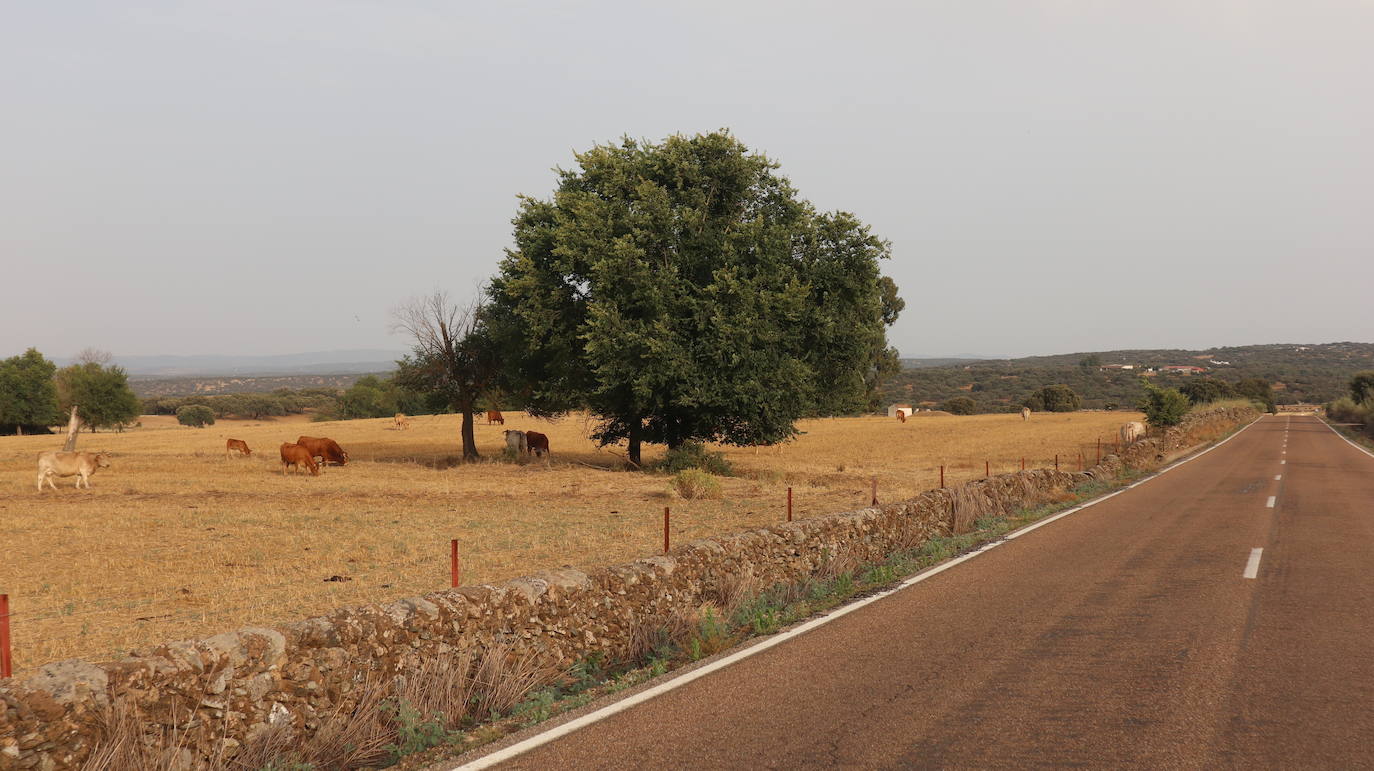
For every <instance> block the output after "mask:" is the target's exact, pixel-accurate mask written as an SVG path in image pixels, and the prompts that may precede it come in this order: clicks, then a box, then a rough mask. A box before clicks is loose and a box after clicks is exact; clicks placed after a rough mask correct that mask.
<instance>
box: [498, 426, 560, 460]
mask: <svg viewBox="0 0 1374 771" xmlns="http://www.w3.org/2000/svg"><path fill="white" fill-rule="evenodd" d="M503 425H504V423H503ZM506 449H507V450H509V451H511V452H513V453H515V454H516V455H523V454H524V453H532V454H533V455H534V456H535V457H536V458H540V457H543V456H545V455H549V454H550V453H549V437H548V435H547V434H541V433H539V432H538V431H515V430H507V431H506Z"/></svg>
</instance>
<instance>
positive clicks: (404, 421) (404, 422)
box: [396, 412, 410, 431]
mask: <svg viewBox="0 0 1374 771" xmlns="http://www.w3.org/2000/svg"><path fill="white" fill-rule="evenodd" d="M396 428H398V429H400V430H402V431H404V430H406V429H407V428H410V418H407V417H406V414H405V413H404V412H398V413H396Z"/></svg>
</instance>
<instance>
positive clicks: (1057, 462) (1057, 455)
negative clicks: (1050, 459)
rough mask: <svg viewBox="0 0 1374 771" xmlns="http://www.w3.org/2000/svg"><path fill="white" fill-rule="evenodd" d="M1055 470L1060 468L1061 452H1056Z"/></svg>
mask: <svg viewBox="0 0 1374 771" xmlns="http://www.w3.org/2000/svg"><path fill="white" fill-rule="evenodd" d="M1054 470H1055V471H1058V470H1059V453H1055V454H1054Z"/></svg>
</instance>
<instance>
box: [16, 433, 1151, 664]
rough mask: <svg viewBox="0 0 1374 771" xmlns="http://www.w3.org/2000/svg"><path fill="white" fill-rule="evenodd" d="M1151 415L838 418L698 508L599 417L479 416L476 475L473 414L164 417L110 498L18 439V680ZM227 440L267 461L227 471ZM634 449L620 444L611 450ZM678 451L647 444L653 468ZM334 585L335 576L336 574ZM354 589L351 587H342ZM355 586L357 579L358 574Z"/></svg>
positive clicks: (107, 445)
mask: <svg viewBox="0 0 1374 771" xmlns="http://www.w3.org/2000/svg"><path fill="white" fill-rule="evenodd" d="M1139 418H1140V415H1139V414H1137V413H1126V412H1111V413H1092V412H1080V413H1069V414H1049V413H1046V414H1037V415H1035V416H1034V417H1033V418H1032V419H1031V421H1030V422H1028V423H1023V422H1022V421H1021V418H1020V416H1018V415H977V416H970V417H954V416H933V417H914V418H912V419H910V420H908V421H907V422H906V423H905V424H902V423H898V422H897V421H896V420H891V419H887V418H878V417H872V418H826V419H818V420H807V421H803V422H802V423H801V424H800V425H799V429H800V430H801V431H803V432H805V433H804V434H802V435H801V436H800V437H799V438H798V439H797V440H796V441H795V442H792V443H789V444H786V445H784V446H783V447H782V448H781V450H776V449H760V450H759V451H757V452H756V451H755V450H753V449H750V448H718V449H723V450H724V452H725V454H726V456H727V457H728V458H729V459H730V461H731V462H732V463H733V464H734V465H735V471H736V475H735V476H732V477H729V478H725V479H722V486H723V488H724V496H723V497H722V498H721V499H719V500H683V499H680V498H677V497H676V496H675V495H674V494H672V493H671V492H670V488H669V477H668V476H665V475H660V474H651V473H633V472H626V471H620V470H617V467H618V466H619V465H620V462H619V461H620V459H619V457H618V456H617V455H615V454H612V453H610V452H607V451H602V450H598V449H597V448H596V446H595V444H594V443H593V442H591V441H590V440H589V439H587V434H588V433H589V432H590V428H591V424H590V423H589V422H587V420H586V419H585V418H582V417H569V418H564V419H563V420H560V421H556V422H548V421H542V420H535V419H531V418H529V417H527V416H525V415H523V414H521V413H506V425H505V426H504V427H503V426H500V425H494V426H487V425H484V422H485V421H483V420H481V419H479V420H478V425H477V441H478V447H479V450H480V451H481V452H482V453H483V454H484V456H486V459H485V460H484V461H483V462H480V463H476V464H469V465H460V464H458V458H459V455H460V449H459V445H458V440H457V434H458V426H459V417H458V416H455V415H440V416H416V417H412V418H411V424H412V428H411V429H410V430H408V431H400V430H395V429H394V428H392V427H391V424H392V421H391V419H389V418H388V419H381V420H356V421H341V422H332V423H310V422H307V421H305V420H304V419H302V418H299V417H297V418H283V419H278V420H264V421H247V422H244V421H222V422H220V423H217V424H216V425H214V426H211V427H209V428H205V429H192V428H185V427H182V426H178V425H176V423H175V420H174V419H172V418H164V417H145V418H144V419H143V426H142V427H141V428H137V429H133V430H130V431H127V432H125V433H122V434H107V433H100V434H83V435H82V436H81V439H80V443H79V445H78V448H79V449H82V450H109V451H110V452H112V453H114V457H113V459H112V463H113V466H112V467H111V468H108V469H101V470H100V471H99V472H98V473H96V474H95V475H94V476H93V477H92V480H91V483H92V489H91V490H89V491H88V490H76V489H74V487H73V482H74V478H67V479H60V480H58V482H57V484H58V490H57V491H55V492H54V491H52V490H46V491H44V492H43V493H41V494H40V493H38V492H37V491H36V490H35V485H34V482H35V476H36V464H35V457H36V455H37V454H38V453H39V452H40V451H43V450H48V449H60V448H61V443H62V438H61V437H59V436H24V437H0V544H3V545H2V546H0V592H3V593H8V594H9V595H10V598H11V612H12V614H13V615H12V617H11V627H12V632H13V635H14V654H15V666H16V672H21V671H23V670H26V669H31V668H33V667H35V666H37V665H40V664H43V663H46V662H50V661H55V660H60V659H64V658H71V657H77V656H80V657H84V658H102V657H108V656H112V655H116V654H118V653H119V652H121V651H125V650H128V649H130V648H133V647H138V646H143V645H148V644H153V643H157V642H162V641H166V640H173V639H180V638H188V637H201V636H207V635H211V634H216V633H218V632H222V631H226V630H229V629H233V628H236V627H239V626H245V625H250V624H252V625H263V624H271V623H277V622H283V621H290V620H294V619H299V618H305V617H309V616H313V615H319V614H322V613H325V612H327V611H329V610H330V609H332V608H335V607H340V606H346V605H354V604H362V603H370V602H381V601H388V600H393V599H398V598H401V597H407V596H413V595H416V594H419V593H423V592H427V591H433V590H439V589H443V588H446V587H447V586H448V584H449V556H448V553H449V540H450V539H452V538H457V539H458V540H459V542H460V544H461V552H462V564H463V567H462V570H463V575H462V578H463V583H468V584H472V583H483V582H490V581H496V580H500V579H504V578H511V577H515V576H518V575H523V574H527V573H530V572H533V571H536V570H539V569H543V568H550V567H560V566H564V565H571V566H574V567H579V568H584V569H587V568H593V567H597V566H601V565H609V564H615V563H618V562H623V561H628V560H631V559H634V558H636V557H641V556H646V555H649V554H653V553H655V552H656V551H658V550H660V549H661V548H662V518H663V507H664V506H671V507H672V511H673V518H672V538H673V541H674V543H682V542H685V541H687V540H689V539H691V538H696V537H700V536H704V535H709V534H715V533H728V532H733V531H738V530H744V529H749V528H753V527H758V526H761V525H764V524H768V523H773V522H778V521H780V520H782V519H783V518H784V516H785V500H786V490H787V487H788V486H791V487H793V488H794V496H795V509H794V511H795V516H797V517H798V518H802V517H807V516H815V515H821V514H828V513H831V512H837V511H845V510H849V509H854V508H858V507H861V506H864V505H867V503H868V500H869V489H870V480H871V479H873V478H875V477H876V478H877V480H878V494H879V498H880V499H881V500H884V501H891V500H898V499H901V498H905V497H910V496H912V495H915V494H917V493H919V492H921V491H924V490H927V489H930V488H933V487H936V486H938V484H939V466H940V464H944V465H945V466H946V479H947V482H949V483H954V482H958V481H960V480H964V479H969V478H972V477H977V476H981V475H982V474H983V471H984V461H985V460H986V461H990V462H991V465H992V473H994V474H996V473H999V472H1005V471H1012V470H1015V469H1017V468H1019V467H1020V462H1021V458H1022V457H1024V458H1025V459H1026V463H1027V466H1028V467H1033V466H1046V465H1051V464H1052V463H1053V458H1054V455H1055V454H1056V453H1059V454H1060V455H1062V456H1063V458H1062V461H1061V462H1062V463H1063V464H1064V467H1065V468H1066V469H1068V468H1077V453H1078V452H1080V451H1082V452H1085V453H1086V456H1087V461H1088V462H1089V463H1091V462H1092V457H1093V454H1094V452H1095V448H1094V445H1095V442H1096V440H1097V438H1099V437H1101V438H1102V439H1103V440H1104V441H1105V442H1106V443H1108V444H1110V442H1111V438H1112V437H1113V436H1114V435H1115V433H1116V430H1117V428H1118V427H1119V426H1120V425H1121V424H1122V423H1123V422H1125V421H1127V420H1136V419H1139ZM503 428H520V429H533V430H537V431H542V432H544V433H546V434H548V435H549V439H550V444H551V446H552V450H553V455H552V458H551V460H549V461H542V460H533V459H530V460H524V461H522V462H520V463H512V462H509V461H507V460H504V459H502V452H501V451H502V449H503V448H504V439H503V435H502V431H503ZM300 434H308V435H311V436H329V437H332V438H334V439H336V440H338V441H339V443H340V444H342V445H343V447H344V448H345V449H347V450H348V451H349V453H350V456H351V461H350V463H349V464H348V466H346V467H342V468H339V467H331V468H329V469H328V470H327V471H326V472H325V473H324V474H323V475H321V476H319V477H311V476H308V475H297V474H291V475H287V476H283V475H282V474H281V473H280V465H279V462H278V457H277V448H278V446H279V445H280V444H281V443H282V442H284V441H295V438H296V437H297V436H298V435H300ZM228 437H233V438H236V439H243V440H245V441H247V442H248V444H249V446H250V447H252V448H253V450H254V454H253V456H252V457H251V458H239V457H235V458H231V459H226V458H225V454H224V442H225V439H226V438H228ZM612 449H615V448H612ZM661 451H662V448H658V447H656V448H646V451H645V460H646V462H648V461H652V460H653V459H656V458H657V457H658V456H659V455H660V454H661ZM336 577H337V578H336ZM328 579H335V580H328ZM339 579H343V580H339Z"/></svg>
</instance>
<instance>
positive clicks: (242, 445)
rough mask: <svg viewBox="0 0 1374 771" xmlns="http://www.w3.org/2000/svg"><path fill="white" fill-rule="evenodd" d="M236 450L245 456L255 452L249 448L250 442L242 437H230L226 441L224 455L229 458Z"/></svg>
mask: <svg viewBox="0 0 1374 771" xmlns="http://www.w3.org/2000/svg"><path fill="white" fill-rule="evenodd" d="M235 451H237V452H238V453H239V454H240V455H243V456H245V457H247V456H251V455H252V454H253V451H252V450H250V449H248V443H247V442H245V441H243V440H242V439H230V440H228V441H226V442H225V443H224V457H226V458H228V457H229V456H230V455H232V454H233V453H234V452H235Z"/></svg>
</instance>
